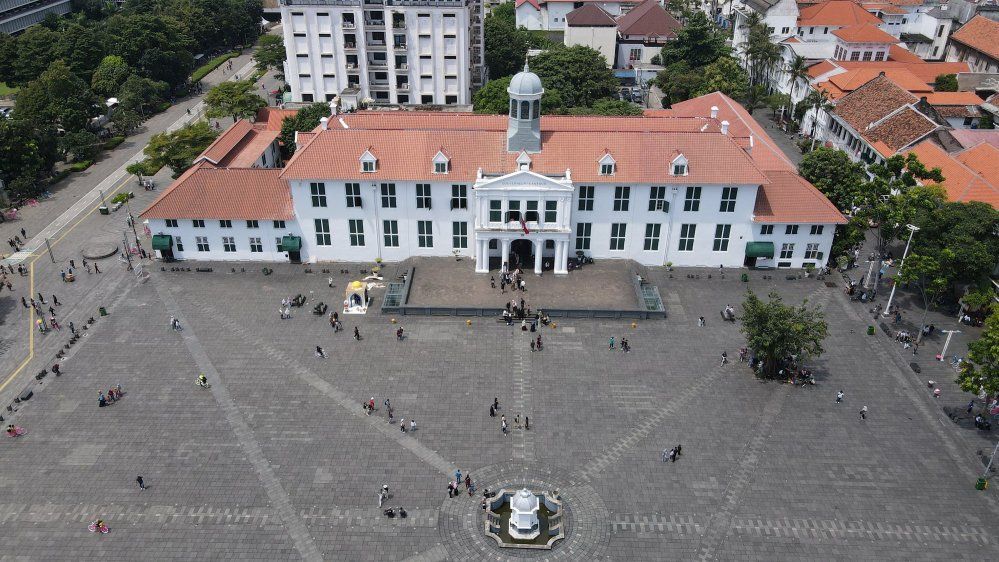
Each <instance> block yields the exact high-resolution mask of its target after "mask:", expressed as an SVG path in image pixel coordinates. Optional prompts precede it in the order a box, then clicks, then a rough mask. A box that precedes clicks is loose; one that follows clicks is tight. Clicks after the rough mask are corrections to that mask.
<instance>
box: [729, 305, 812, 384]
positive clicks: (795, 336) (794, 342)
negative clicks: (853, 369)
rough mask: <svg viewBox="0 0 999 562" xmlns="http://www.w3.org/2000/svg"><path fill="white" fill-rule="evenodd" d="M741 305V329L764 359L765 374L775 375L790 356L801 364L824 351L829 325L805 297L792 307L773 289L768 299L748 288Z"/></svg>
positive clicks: (755, 352) (748, 343)
mask: <svg viewBox="0 0 999 562" xmlns="http://www.w3.org/2000/svg"><path fill="white" fill-rule="evenodd" d="M742 308H743V314H742V318H741V320H742V326H741V330H742V333H743V335H745V336H746V342H747V345H748V347H749V349H750V350H752V352H753V353H754V354H755V355H756V357H757V359H760V360H761V361H762V362H763V368H762V369H763V370H762V373H763V376H764V377H766V378H776V377H777V376H778V371H779V370H780V368H781V365H782V363H783V362H784V361H786V360H787V359H788V358H790V357H792V356H793V357H796V358H797V360H798V362H799V363H800V362H801V361H803V360H804V359H806V358H815V357H818V356H820V355H822V353H823V352H824V350H823V348H822V341H823V340H825V338H826V335H827V333H828V326H827V324H826V321H825V317H824V315H823V314H822V311H821V310H819V309H818V308H817V307H809V306H808V301H807V300H806V301H805V302H803V303H802V304H801V306H797V307H795V306H790V305H786V304H784V301H783V299H782V298H781V296H780V294H779V293H777V292H776V291H774V292H771V293H770V295H769V300H768V301H763V300H761V299H760V298H759V297H757V296H756V294H755V293H753V292H752V291H749V292H748V293H747V294H746V300H745V301H744V302H743V303H742Z"/></svg>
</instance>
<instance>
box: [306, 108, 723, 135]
mask: <svg viewBox="0 0 999 562" xmlns="http://www.w3.org/2000/svg"><path fill="white" fill-rule="evenodd" d="M656 116H661V115H659V114H656ZM707 116H708V114H707V113H705V114H704V118H706V117H707ZM698 117H699V116H698ZM704 118H697V117H693V116H691V117H681V118H674V119H648V118H645V117H644V116H638V117H603V116H593V115H580V116H568V115H543V116H541V129H542V130H548V131H562V132H568V131H579V132H586V131H621V132H624V131H635V132H641V131H648V132H674V133H682V132H690V133H693V132H698V131H700V130H701V129H702V128H703V127H704V125H705V121H704ZM339 119H342V120H343V122H344V123H346V125H347V127H349V128H352V129H406V130H416V131H437V130H449V131H453V130H463V129H471V130H477V131H501V132H503V133H504V134H505V133H506V128H507V117H506V116H505V115H483V114H479V113H462V112H454V113H452V112H420V111H391V112H389V111H358V112H355V113H348V114H345V115H340V116H339ZM329 127H330V129H334V128H343V125H341V124H340V121H339V120H333V121H330V124H329ZM317 130H318V129H317ZM715 130H717V127H715Z"/></svg>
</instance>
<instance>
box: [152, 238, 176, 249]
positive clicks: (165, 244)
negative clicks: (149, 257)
mask: <svg viewBox="0 0 999 562" xmlns="http://www.w3.org/2000/svg"><path fill="white" fill-rule="evenodd" d="M172 247H173V236H170V235H169V234H156V235H154V236H153V249H154V250H169V249H170V248H172Z"/></svg>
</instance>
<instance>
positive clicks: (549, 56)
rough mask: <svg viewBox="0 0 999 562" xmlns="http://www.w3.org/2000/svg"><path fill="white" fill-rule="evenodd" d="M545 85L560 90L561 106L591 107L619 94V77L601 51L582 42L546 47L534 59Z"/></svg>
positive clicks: (536, 68)
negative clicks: (570, 45) (608, 65)
mask: <svg viewBox="0 0 999 562" xmlns="http://www.w3.org/2000/svg"><path fill="white" fill-rule="evenodd" d="M531 71H532V72H534V73H535V74H537V75H538V77H539V78H541V83H542V84H543V85H544V87H545V89H546V90H547V89H549V88H550V89H552V90H557V91H558V92H559V94H560V95H561V96H562V107H591V106H593V104H594V103H595V102H596V101H597V100H600V99H607V98H613V97H614V96H615V95H616V94H617V87H618V80H617V78H616V77H615V76H614V72H613V71H611V69H609V68H607V61H606V60H605V59H604V56H603V55H601V54H600V53H599V52H597V51H595V50H593V49H591V48H589V47H584V46H582V45H575V46H572V47H567V48H564V49H555V50H550V51H545V52H543V53H541V54H540V55H538V56H536V57H534V58H533V59H532V60H531Z"/></svg>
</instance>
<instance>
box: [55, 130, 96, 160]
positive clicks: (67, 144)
mask: <svg viewBox="0 0 999 562" xmlns="http://www.w3.org/2000/svg"><path fill="white" fill-rule="evenodd" d="M59 148H60V149H62V151H63V153H65V154H66V156H67V157H69V158H70V159H71V160H72V161H73V162H82V161H84V160H93V159H94V157H96V156H97V153H98V152H100V150H101V143H100V141H99V140H98V139H97V135H95V134H93V133H91V132H90V131H73V132H70V133H66V134H65V135H63V136H62V137H61V138H60V139H59Z"/></svg>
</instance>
